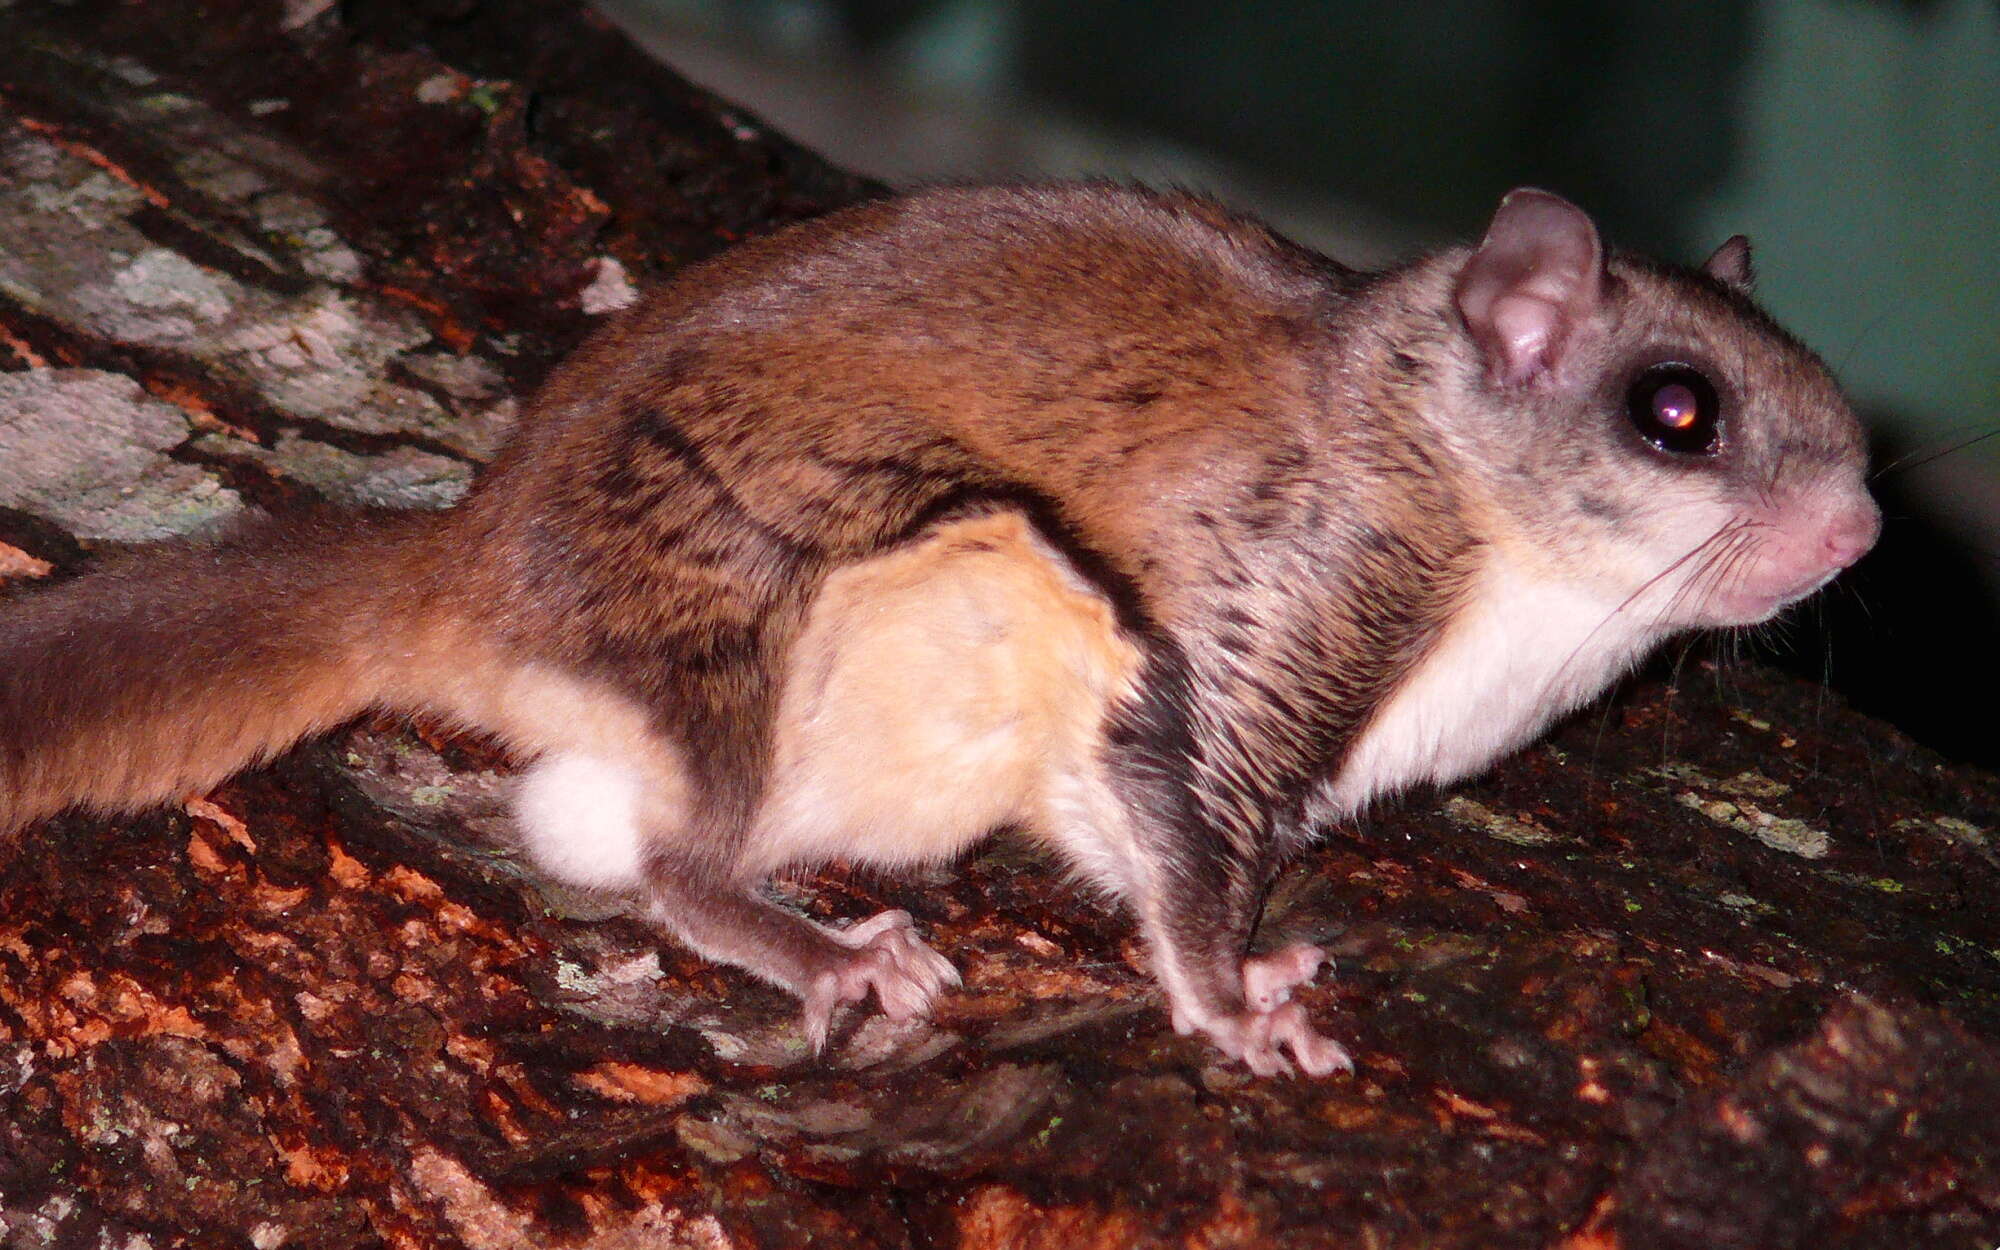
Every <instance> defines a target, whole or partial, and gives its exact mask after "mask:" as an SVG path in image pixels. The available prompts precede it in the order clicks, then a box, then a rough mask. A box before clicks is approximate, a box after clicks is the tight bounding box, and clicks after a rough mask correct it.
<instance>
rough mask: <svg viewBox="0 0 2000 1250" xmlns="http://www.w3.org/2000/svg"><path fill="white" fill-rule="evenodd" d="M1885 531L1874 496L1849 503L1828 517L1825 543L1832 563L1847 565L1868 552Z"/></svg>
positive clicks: (1844, 566) (1840, 566) (1830, 564)
mask: <svg viewBox="0 0 2000 1250" xmlns="http://www.w3.org/2000/svg"><path fill="white" fill-rule="evenodd" d="M1881 532H1882V511H1881V509H1879V508H1877V507H1876V506H1875V502H1874V501H1873V500H1871V499H1862V500H1859V501H1857V502H1854V503H1850V504H1847V505H1846V506H1844V507H1842V508H1841V509H1840V510H1839V511H1837V512H1835V513H1834V514H1833V516H1832V517H1831V518H1830V519H1829V520H1828V521H1827V525H1826V529H1825V530H1824V531H1822V534H1823V537H1822V540H1821V541H1822V543H1823V545H1824V547H1825V550H1826V562H1827V564H1828V566H1829V567H1832V568H1837V569H1844V568H1846V567H1847V566H1848V565H1850V564H1852V563H1854V562H1855V561H1856V560H1859V559H1860V558H1861V557H1862V556H1864V555H1866V554H1868V549H1869V548H1870V547H1873V546H1874V545H1875V539H1876V537H1877V536H1878V535H1879V534H1881Z"/></svg>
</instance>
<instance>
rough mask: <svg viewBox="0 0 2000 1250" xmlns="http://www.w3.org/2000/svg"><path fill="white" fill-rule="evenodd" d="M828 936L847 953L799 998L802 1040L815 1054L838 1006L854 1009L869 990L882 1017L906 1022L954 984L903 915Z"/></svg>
mask: <svg viewBox="0 0 2000 1250" xmlns="http://www.w3.org/2000/svg"><path fill="white" fill-rule="evenodd" d="M829 936H831V937H832V938H833V939H834V941H836V942H838V943H839V944H840V945H842V946H845V947H847V948H849V950H850V951H852V952H853V953H852V954H850V955H848V956H847V957H846V959H845V960H844V961H843V962H842V963H841V964H840V965H839V966H838V967H834V968H830V969H828V970H827V971H825V972H822V973H821V974H820V975H819V976H818V977H817V978H815V979H814V981H813V984H812V988H811V989H810V991H809V992H808V993H807V994H806V996H805V1009H804V1023H805V1031H806V1037H807V1039H808V1040H809V1041H810V1042H811V1043H812V1047H813V1049H814V1050H816V1051H817V1050H823V1049H825V1047H826V1039H827V1034H828V1033H829V1032H830V1031H831V1029H832V1024H833V1013H834V1011H835V1010H836V1009H837V1008H838V1007H839V1006H840V1005H841V1004H842V1003H858V1002H860V1001H862V1000H863V999H865V998H867V997H868V994H869V992H870V991H871V990H872V991H873V992H874V994H875V1001H876V1002H877V1003H879V1004H880V1005H881V1008H882V1014H883V1015H886V1016H888V1017H889V1018H890V1019H891V1020H909V1019H913V1018H915V1017H917V1016H921V1015H924V1014H925V1013H927V1012H928V1011H929V1010H930V1005H931V1000H932V999H933V998H935V997H936V996H937V995H938V994H939V993H940V992H941V991H943V990H944V989H945V988H947V987H950V986H956V985H958V984H959V983H960V982H959V976H958V969H956V968H954V967H952V965H951V961H950V960H948V959H946V958H945V957H944V956H942V955H940V954H938V953H937V952H936V951H934V950H932V949H931V948H930V947H928V946H926V945H924V943H923V941H922V939H920V938H918V937H917V935H916V931H915V928H914V927H913V922H912V921H911V919H910V914H909V913H908V912H904V911H885V912H883V913H881V914H880V915H878V916H872V917H870V918H869V919H867V920H864V921H862V922H861V923H860V924H857V925H855V926H854V927H852V928H850V929H846V930H843V931H840V932H837V933H833V934H830V935H829Z"/></svg>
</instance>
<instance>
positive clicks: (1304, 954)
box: [1243, 942, 1327, 1011]
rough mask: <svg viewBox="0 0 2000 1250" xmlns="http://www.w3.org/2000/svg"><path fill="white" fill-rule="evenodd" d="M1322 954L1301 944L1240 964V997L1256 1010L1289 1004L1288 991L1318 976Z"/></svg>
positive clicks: (1306, 944)
mask: <svg viewBox="0 0 2000 1250" xmlns="http://www.w3.org/2000/svg"><path fill="white" fill-rule="evenodd" d="M1326 962H1327V959H1326V952H1325V951H1323V950H1321V949H1320V948H1319V947H1317V946H1312V945H1309V944H1308V943H1305V942H1294V943H1292V944H1291V945H1290V946H1287V947H1285V948H1283V949H1282V950H1276V951H1272V952H1271V953H1270V954H1268V955H1259V956H1256V957H1255V958H1253V959H1246V960H1244V961H1243V997H1244V999H1245V1000H1246V1001H1247V1002H1249V1004H1250V1005H1251V1006H1252V1007H1254V1008H1256V1009H1257V1010H1259V1011H1270V1010H1272V1009H1274V1008H1276V1007H1278V1006H1280V1005H1282V1004H1284V1003H1286V1002H1289V1001H1291V997H1292V990H1293V989H1294V988H1295V987H1297V986H1301V985H1304V984H1305V983H1306V982H1308V981H1310V980H1312V979H1313V977H1315V976H1317V975H1318V974H1319V970H1320V966H1321V965H1323V964H1325V963H1326Z"/></svg>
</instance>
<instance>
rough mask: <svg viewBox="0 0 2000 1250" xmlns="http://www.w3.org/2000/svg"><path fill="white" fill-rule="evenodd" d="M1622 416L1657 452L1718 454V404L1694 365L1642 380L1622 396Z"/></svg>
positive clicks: (1652, 372) (1651, 372) (1661, 370)
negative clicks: (1628, 420) (1629, 418)
mask: <svg viewBox="0 0 2000 1250" xmlns="http://www.w3.org/2000/svg"><path fill="white" fill-rule="evenodd" d="M1625 413H1626V415H1627V416H1629V417H1631V418H1632V426H1633V428H1634V429H1636V430H1638V431H1639V437H1641V438H1643V439H1645V440H1646V441H1647V442H1649V443H1651V444H1652V445H1653V446H1655V447H1657V448H1659V449H1660V450H1661V451H1667V452H1673V453H1674V454H1676V455H1682V456H1712V455H1714V454H1715V453H1716V452H1718V451H1721V450H1722V413H1721V404H1720V402H1719V401H1718V400H1717V399H1716V397H1715V387H1714V386H1713V385H1712V384H1710V382H1709V380H1708V379H1707V378H1706V377H1703V376H1702V373H1701V370H1699V369H1696V368H1694V367H1693V366H1692V365H1683V364H1661V365H1654V366H1653V367H1652V368H1650V369H1648V370H1646V371H1645V372H1644V373H1642V374H1640V375H1639V376H1638V377H1637V378H1636V379H1634V380H1633V382H1632V387H1631V389H1630V390H1628V391H1626V392H1625Z"/></svg>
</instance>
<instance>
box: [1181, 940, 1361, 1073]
mask: <svg viewBox="0 0 2000 1250" xmlns="http://www.w3.org/2000/svg"><path fill="white" fill-rule="evenodd" d="M1325 962H1326V952H1324V951H1322V950H1320V948H1319V947H1317V946H1309V945H1307V944H1305V943H1303V942H1300V943H1294V944H1293V945H1291V946H1287V947H1285V948H1283V949H1282V950H1278V951H1273V952H1272V953H1271V954H1269V955H1259V956H1256V957H1254V958H1251V959H1246V960H1244V961H1243V1000H1244V1004H1245V1005H1244V1007H1243V1009H1242V1010H1240V1011H1233V1012H1224V1013H1220V1014H1205V1013H1196V1012H1191V1011H1187V1010H1184V1009H1183V1008H1182V1007H1181V1006H1180V1005H1178V1004H1176V1006H1175V1008H1174V1029H1175V1031H1176V1032H1179V1033H1195V1032H1199V1033H1201V1034H1202V1035H1203V1036H1205V1037H1207V1038H1208V1039H1209V1040H1210V1041H1212V1042H1214V1043H1215V1045H1216V1047H1217V1048H1218V1049H1219V1050H1221V1051H1222V1052H1223V1053H1224V1054H1226V1055H1228V1056H1229V1057H1230V1058H1232V1059H1239V1060H1241V1061H1242V1062H1243V1064H1244V1065H1245V1066H1246V1067H1248V1068H1249V1069H1250V1071H1252V1072H1254V1073H1256V1074H1257V1075H1258V1076H1275V1075H1277V1074H1278V1073H1280V1072H1290V1071H1292V1069H1293V1065H1294V1064H1296V1065H1297V1068H1298V1070H1299V1071H1301V1072H1303V1073H1305V1074H1306V1075H1307V1076H1326V1075H1327V1074H1329V1073H1332V1072H1351V1071H1353V1070H1354V1060H1353V1059H1352V1058H1351V1057H1350V1056H1349V1055H1348V1053H1347V1049H1346V1048H1345V1047H1343V1046H1342V1045H1341V1044H1340V1043H1339V1042H1336V1041H1334V1040H1333V1039H1332V1038H1330V1037H1327V1036H1325V1035H1323V1034H1321V1033H1320V1032H1318V1031H1317V1030H1316V1029H1314V1028H1313V1027H1312V1021H1311V1019H1310V1018H1309V1017H1308V1016H1307V1015H1306V1009H1305V1008H1304V1007H1303V1006H1302V1005H1300V1004H1298V1003H1295V1002H1292V1001H1291V997H1292V990H1293V989H1294V988H1295V987H1297V986H1300V985H1303V984H1305V983H1306V982H1308V981H1310V980H1312V978H1313V976H1314V974H1315V973H1317V972H1318V971H1319V968H1320V965H1321V964H1323V963H1325ZM1286 1051H1289V1052H1290V1058H1289V1059H1287V1058H1286V1054H1285V1052H1286Z"/></svg>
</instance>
